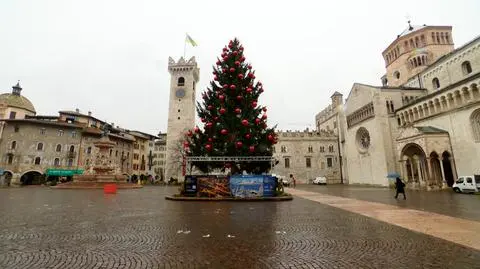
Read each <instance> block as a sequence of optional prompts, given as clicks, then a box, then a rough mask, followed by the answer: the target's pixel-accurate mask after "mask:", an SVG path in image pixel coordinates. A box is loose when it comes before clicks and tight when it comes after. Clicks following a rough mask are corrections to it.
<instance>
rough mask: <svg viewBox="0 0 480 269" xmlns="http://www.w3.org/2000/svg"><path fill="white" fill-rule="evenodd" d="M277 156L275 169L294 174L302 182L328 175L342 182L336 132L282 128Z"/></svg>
mask: <svg viewBox="0 0 480 269" xmlns="http://www.w3.org/2000/svg"><path fill="white" fill-rule="evenodd" d="M277 134H278V143H277V144H275V146H274V154H273V157H274V158H275V159H276V160H277V161H278V163H277V164H276V165H275V166H274V168H273V170H272V173H273V174H276V175H280V176H284V177H289V175H290V174H293V175H294V176H295V178H296V179H297V182H298V183H304V184H305V183H311V182H312V181H313V180H314V179H315V178H316V177H319V176H324V177H326V178H327V183H328V184H334V183H340V182H341V177H340V163H339V159H338V139H337V136H336V135H335V134H333V133H332V132H325V131H321V132H317V131H309V130H305V131H279V132H277Z"/></svg>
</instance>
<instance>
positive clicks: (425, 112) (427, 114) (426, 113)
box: [422, 103, 430, 117]
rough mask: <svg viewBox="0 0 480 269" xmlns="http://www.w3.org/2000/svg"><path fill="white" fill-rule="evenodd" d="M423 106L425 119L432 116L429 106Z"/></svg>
mask: <svg viewBox="0 0 480 269" xmlns="http://www.w3.org/2000/svg"><path fill="white" fill-rule="evenodd" d="M422 106H423V111H424V114H425V117H427V116H430V113H429V111H428V104H427V103H423V104H422Z"/></svg>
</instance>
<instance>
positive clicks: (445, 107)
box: [440, 95, 448, 111]
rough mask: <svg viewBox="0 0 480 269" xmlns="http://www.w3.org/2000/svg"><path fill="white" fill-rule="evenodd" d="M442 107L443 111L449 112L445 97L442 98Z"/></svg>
mask: <svg viewBox="0 0 480 269" xmlns="http://www.w3.org/2000/svg"><path fill="white" fill-rule="evenodd" d="M440 106H441V107H442V110H444V111H445V110H448V104H447V97H446V96H445V95H442V96H440Z"/></svg>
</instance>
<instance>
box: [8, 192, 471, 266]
mask: <svg viewBox="0 0 480 269" xmlns="http://www.w3.org/2000/svg"><path fill="white" fill-rule="evenodd" d="M315 187H316V186H315ZM176 190H177V188H175V187H146V188H143V189H139V190H120V191H119V193H118V194H116V195H104V194H103V193H102V191H101V190H52V189H48V188H41V187H38V188H19V189H13V188H10V189H0V268H73V269H75V268H480V252H479V251H476V250H473V249H470V248H467V247H463V246H461V245H457V244H454V243H451V242H449V241H445V240H442V239H439V238H436V237H432V236H428V235H425V234H422V233H417V232H412V231H409V230H407V229H404V228H401V227H398V226H394V225H389V224H386V223H384V222H380V221H377V220H375V219H372V218H368V217H365V216H362V215H359V214H355V213H350V212H347V211H344V210H341V209H338V208H335V207H331V206H327V205H324V204H321V203H317V202H313V201H308V200H305V199H302V198H298V197H297V198H295V199H294V200H293V201H290V202H252V203H250V202H248V203H247V202H245V203H243V202H242V203H234V202H177V201H167V200H165V199H164V196H165V195H166V194H172V193H174V192H176ZM319 190H321V189H319ZM321 191H323V190H321ZM330 194H333V193H330ZM407 195H408V194H407ZM470 197H475V196H470ZM407 201H409V200H407ZM477 204H478V203H477ZM466 211H468V210H466ZM465 214H467V215H468V212H466V213H465Z"/></svg>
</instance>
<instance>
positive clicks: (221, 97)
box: [218, 94, 225, 102]
mask: <svg viewBox="0 0 480 269" xmlns="http://www.w3.org/2000/svg"><path fill="white" fill-rule="evenodd" d="M218 99H220V101H222V102H223V100H225V95H223V94H220V95H219V96H218Z"/></svg>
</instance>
